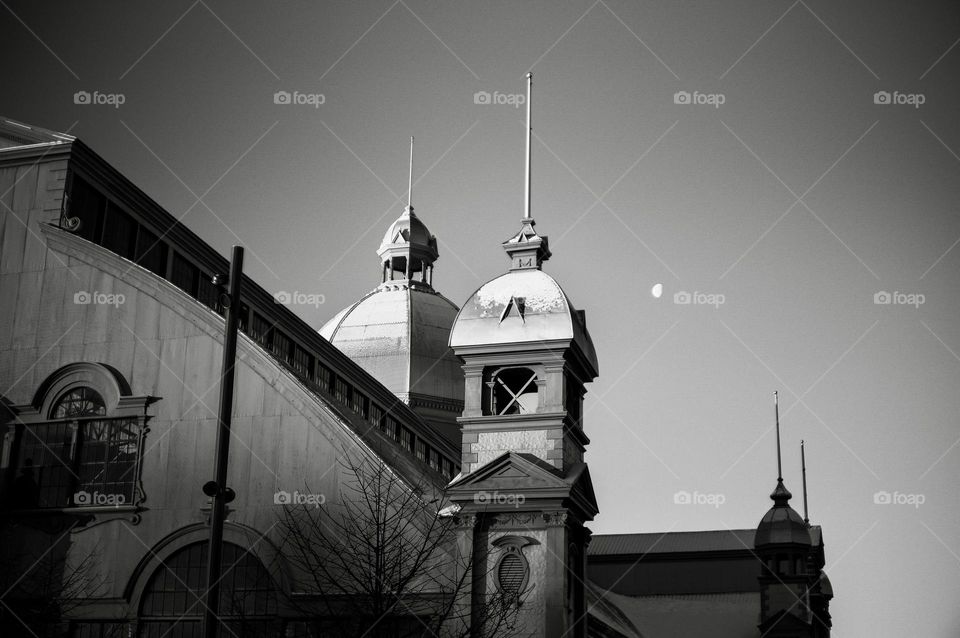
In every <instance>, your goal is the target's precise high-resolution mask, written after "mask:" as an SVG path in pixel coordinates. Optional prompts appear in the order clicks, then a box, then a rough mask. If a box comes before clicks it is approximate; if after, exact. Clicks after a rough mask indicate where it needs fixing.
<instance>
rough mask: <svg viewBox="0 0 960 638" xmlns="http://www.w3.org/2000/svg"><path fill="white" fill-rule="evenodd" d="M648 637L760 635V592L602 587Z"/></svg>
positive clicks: (610, 602)
mask: <svg viewBox="0 0 960 638" xmlns="http://www.w3.org/2000/svg"><path fill="white" fill-rule="evenodd" d="M599 595H600V596H601V597H602V598H603V600H604V601H605V602H606V603H607V604H608V605H610V606H615V607H616V608H617V609H619V610H620V612H621V613H622V614H623V616H625V617H626V618H627V619H629V621H630V622H631V624H632V625H634V626H636V627H638V628H639V629H640V631H642V632H643V636H644V637H645V638H675V637H676V636H683V637H684V638H756V636H757V635H758V631H757V612H758V610H759V609H760V593H759V592H737V593H727V594H678V595H668V596H624V595H621V594H616V593H614V592H611V591H603V590H599Z"/></svg>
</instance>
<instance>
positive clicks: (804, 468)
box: [800, 439, 810, 525]
mask: <svg viewBox="0 0 960 638" xmlns="http://www.w3.org/2000/svg"><path fill="white" fill-rule="evenodd" d="M800 468H801V470H802V471H803V522H804V523H806V524H807V525H809V524H810V517H809V516H808V515H807V457H806V454H804V451H803V439H801V440H800Z"/></svg>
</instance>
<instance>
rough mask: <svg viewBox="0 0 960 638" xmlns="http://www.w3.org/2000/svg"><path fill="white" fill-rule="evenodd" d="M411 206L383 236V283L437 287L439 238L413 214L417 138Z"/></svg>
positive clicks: (410, 182) (409, 189)
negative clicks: (434, 263) (434, 279)
mask: <svg viewBox="0 0 960 638" xmlns="http://www.w3.org/2000/svg"><path fill="white" fill-rule="evenodd" d="M407 184H408V187H407V206H406V208H404V210H403V214H402V215H400V217H398V218H397V220H396V221H395V222H393V224H391V225H390V228H388V229H387V232H386V234H385V235H384V236H383V242H381V244H380V249H379V250H378V251H377V255H379V256H380V261H381V263H382V265H383V273H382V283H386V282H388V281H404V282H407V283H410V284H412V285H423V286H430V287H432V286H433V262H435V261H436V260H437V257H438V256H439V253H438V252H437V238H436V237H434V236H433V235H431V234H430V231H428V230H427V227H426V226H425V225H424V224H423V222H422V221H420V219H419V218H418V217H417V216H416V214H415V213H414V212H413V137H411V138H410V172H409V177H408V181H407Z"/></svg>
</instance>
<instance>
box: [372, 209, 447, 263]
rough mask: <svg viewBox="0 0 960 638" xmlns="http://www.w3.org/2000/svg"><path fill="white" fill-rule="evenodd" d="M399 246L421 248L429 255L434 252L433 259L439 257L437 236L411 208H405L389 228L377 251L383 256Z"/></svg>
mask: <svg viewBox="0 0 960 638" xmlns="http://www.w3.org/2000/svg"><path fill="white" fill-rule="evenodd" d="M397 247H402V248H405V249H414V248H420V249H421V250H422V251H425V253H427V254H428V255H429V254H431V253H432V256H433V259H436V258H437V238H436V237H434V236H433V235H431V234H430V231H429V230H427V226H426V224H424V223H423V222H422V221H420V218H419V217H417V216H416V215H415V214H414V212H413V211H412V210H410V209H409V208H407V209H406V210H404V212H403V214H402V215H400V217H398V218H397V219H396V221H394V222H393V223H392V224H390V227H389V228H387V232H386V233H384V234H383V241H381V242H380V248H379V250H377V252H378V253H379V254H380V255H381V256H383V254H384V253H386V252H388V251H390V250H391V249H395V248H397ZM430 261H433V260H430Z"/></svg>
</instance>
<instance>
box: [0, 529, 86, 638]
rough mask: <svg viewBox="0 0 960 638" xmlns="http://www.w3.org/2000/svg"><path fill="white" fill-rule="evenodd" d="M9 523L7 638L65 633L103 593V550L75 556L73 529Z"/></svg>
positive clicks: (1, 598) (4, 604)
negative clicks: (74, 615)
mask: <svg viewBox="0 0 960 638" xmlns="http://www.w3.org/2000/svg"><path fill="white" fill-rule="evenodd" d="M47 523H48V524H47V525H32V524H30V523H29V522H25V521H21V522H19V523H12V522H7V523H5V524H4V525H3V526H2V527H3V529H2V534H0V627H3V635H4V636H30V637H32V638H45V637H47V636H62V635H65V627H66V623H67V622H68V620H67V619H68V618H69V616H70V613H71V612H72V611H73V610H74V609H75V608H76V607H78V606H79V605H80V604H82V600H83V599H85V598H91V597H95V596H97V595H98V592H99V591H100V590H101V589H102V587H103V580H102V579H101V578H100V577H99V576H98V575H97V569H96V563H97V561H98V555H97V552H95V551H94V552H90V553H87V554H85V555H83V556H79V557H78V556H71V552H70V546H71V542H70V533H69V529H63V527H62V526H61V525H53V526H51V525H50V524H49V523H50V522H49V521H48V522H47Z"/></svg>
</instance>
